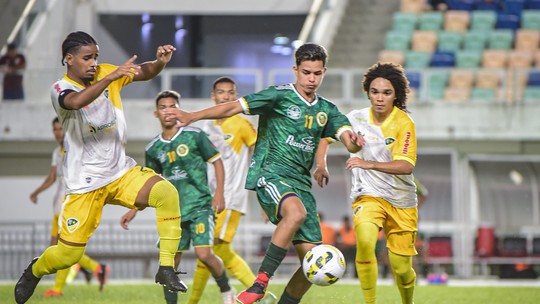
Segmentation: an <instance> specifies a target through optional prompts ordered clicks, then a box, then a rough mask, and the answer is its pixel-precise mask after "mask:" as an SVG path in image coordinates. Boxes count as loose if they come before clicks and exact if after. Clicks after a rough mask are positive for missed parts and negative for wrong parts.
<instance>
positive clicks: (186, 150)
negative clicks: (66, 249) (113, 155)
mask: <svg viewBox="0 0 540 304" xmlns="http://www.w3.org/2000/svg"><path fill="white" fill-rule="evenodd" d="M179 100H180V94H178V93H177V92H175V91H163V92H161V93H159V94H158V96H157V98H156V111H155V112H154V115H155V116H156V117H157V118H158V119H159V121H160V123H161V129H162V132H161V134H159V135H158V136H156V137H155V138H154V139H153V140H152V141H151V142H150V143H149V144H148V145H147V146H146V166H147V167H149V168H152V169H154V171H156V172H157V173H159V174H161V175H162V176H163V177H164V178H165V179H167V180H168V181H170V182H171V183H172V184H173V185H174V186H175V187H176V189H177V190H178V195H179V198H180V214H182V223H181V226H182V237H181V239H180V244H179V246H178V251H177V252H176V256H175V259H174V260H175V268H176V269H178V266H179V265H180V260H181V257H182V252H184V251H187V250H189V247H190V243H193V247H195V255H196V256H197V258H198V259H199V260H200V261H201V262H202V263H203V264H204V265H205V266H206V267H207V268H208V270H210V273H211V274H212V276H213V277H214V279H215V280H216V283H217V284H218V286H219V288H220V290H221V295H222V298H223V303H224V304H233V303H234V300H235V291H234V289H232V288H231V286H230V285H229V278H228V276H227V274H226V272H225V266H224V265H223V262H222V260H221V259H220V258H219V257H218V256H217V255H215V254H214V252H213V251H212V246H213V245H214V228H215V212H217V213H220V212H222V211H223V210H224V209H225V198H224V181H225V171H224V167H223V161H222V160H221V154H220V153H219V151H218V150H217V149H216V147H215V146H214V145H213V144H212V142H211V141H210V140H209V139H208V136H207V135H206V133H205V132H203V131H202V130H201V129H199V128H194V127H182V128H179V127H177V126H176V123H175V121H174V120H168V119H166V118H167V117H169V116H172V115H173V114H172V113H171V111H170V109H172V108H175V109H176V108H177V107H178V104H179ZM207 163H211V164H213V165H214V172H215V180H216V190H215V193H214V195H213V196H212V193H211V191H210V187H209V186H208V178H207ZM135 213H136V210H130V211H129V212H128V213H126V214H125V215H124V216H122V219H121V225H122V227H124V228H125V229H127V227H128V223H129V222H130V221H131V220H132V219H133V218H134V216H135ZM164 294H165V299H166V301H167V303H168V304H169V303H177V302H178V293H177V292H170V291H169V290H168V289H164Z"/></svg>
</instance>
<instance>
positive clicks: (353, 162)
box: [345, 157, 373, 170]
mask: <svg viewBox="0 0 540 304" xmlns="http://www.w3.org/2000/svg"><path fill="white" fill-rule="evenodd" d="M372 166H373V165H372V164H371V162H368V161H366V160H363V159H361V158H360V157H351V158H349V159H347V161H346V162H345V168H346V169H347V170H352V169H353V168H361V169H371V167H372Z"/></svg>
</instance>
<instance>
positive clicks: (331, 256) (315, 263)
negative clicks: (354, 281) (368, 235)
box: [302, 244, 345, 286]
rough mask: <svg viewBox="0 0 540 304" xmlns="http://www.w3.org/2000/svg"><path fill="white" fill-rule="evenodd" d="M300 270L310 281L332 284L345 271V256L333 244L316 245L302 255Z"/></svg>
mask: <svg viewBox="0 0 540 304" xmlns="http://www.w3.org/2000/svg"><path fill="white" fill-rule="evenodd" d="M302 270H303V271H304V276H305V277H306V279H307V280H308V281H310V282H311V283H313V284H315V285H319V286H328V285H332V284H334V283H335V282H337V281H338V280H339V279H340V278H341V277H342V276H343V274H344V273H345V258H344V257H343V254H342V253H341V251H339V249H337V248H336V247H334V246H331V245H326V244H323V245H318V246H315V247H313V248H312V249H311V250H310V251H308V252H307V253H306V255H305V256H304V260H303V261H302Z"/></svg>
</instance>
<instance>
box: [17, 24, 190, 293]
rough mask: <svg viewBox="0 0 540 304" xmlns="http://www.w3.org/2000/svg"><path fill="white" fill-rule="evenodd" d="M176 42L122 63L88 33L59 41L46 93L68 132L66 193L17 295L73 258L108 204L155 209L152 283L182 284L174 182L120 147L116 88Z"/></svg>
mask: <svg viewBox="0 0 540 304" xmlns="http://www.w3.org/2000/svg"><path fill="white" fill-rule="evenodd" d="M174 51H175V48H174V47H173V46H172V45H162V46H159V47H158V48H157V51H156V59H155V60H153V61H148V62H144V63H141V64H135V63H134V62H135V60H136V59H137V56H135V55H134V56H133V57H131V58H130V59H129V60H127V61H126V62H125V63H124V64H122V65H121V66H114V65H110V64H98V63H97V58H98V55H99V48H98V45H97V42H96V41H95V40H94V38H93V37H92V36H90V35H89V34H87V33H85V32H73V33H70V34H69V35H68V36H67V37H66V39H65V40H64V42H63V43H62V64H67V72H66V74H65V75H64V77H63V78H62V79H61V80H59V81H57V82H56V83H54V84H53V86H52V88H51V99H52V103H53V107H54V109H55V111H56V112H57V114H58V117H59V118H60V122H61V123H62V127H63V129H64V132H65V138H66V139H65V141H64V148H65V156H64V179H65V181H66V193H67V196H66V199H65V201H64V206H63V211H62V214H61V223H62V224H61V228H60V236H59V240H58V244H57V245H55V246H50V247H49V248H47V249H46V250H45V252H44V253H43V254H42V255H41V256H40V257H39V258H35V259H34V260H32V262H31V263H30V265H28V267H27V268H26V269H25V270H24V273H23V275H22V276H21V278H20V279H19V281H18V282H17V284H16V286H15V300H16V302H17V303H19V304H20V303H25V302H26V301H27V300H28V299H29V298H30V297H31V296H32V294H33V293H34V290H35V288H36V286H37V284H38V283H39V281H40V279H41V278H42V277H43V276H44V275H47V274H51V273H55V272H56V271H58V270H60V269H64V268H67V267H70V266H71V265H73V264H75V263H77V262H78V261H79V260H80V259H81V257H82V256H83V254H84V250H85V248H86V243H87V242H88V240H89V239H90V237H91V236H92V234H93V233H94V230H95V229H96V227H97V226H98V225H99V221H100V219H101V212H102V209H103V206H104V205H105V204H117V205H122V206H124V207H127V208H131V209H144V208H146V207H148V206H150V207H153V208H156V221H157V228H158V234H159V237H160V242H161V247H160V258H159V265H160V267H159V269H158V272H157V274H156V278H155V279H156V282H157V283H159V284H163V285H166V286H167V288H169V290H173V291H183V292H185V291H186V290H187V287H186V285H185V284H184V283H183V282H182V281H181V280H180V279H179V278H178V276H177V275H176V273H175V271H174V268H173V265H174V255H175V252H176V249H177V248H178V243H179V242H180V208H179V204H178V194H177V191H176V189H175V188H174V186H173V185H172V184H171V183H169V182H168V181H166V180H164V179H163V178H161V177H160V176H159V175H157V174H156V173H155V172H154V171H153V170H151V169H149V168H144V167H141V166H137V164H136V162H135V161H134V160H133V159H132V158H130V157H128V156H127V155H126V153H125V147H124V145H125V142H126V133H127V127H126V121H125V118H124V113H123V110H122V101H121V99H120V91H121V90H122V88H123V87H124V86H126V85H128V84H129V83H131V82H132V81H142V80H149V79H152V78H154V77H155V76H156V75H158V74H159V72H160V71H161V70H162V69H163V68H164V67H165V65H166V64H167V63H168V62H169V61H170V60H171V56H172V53H173V52H174Z"/></svg>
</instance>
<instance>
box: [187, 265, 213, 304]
mask: <svg viewBox="0 0 540 304" xmlns="http://www.w3.org/2000/svg"><path fill="white" fill-rule="evenodd" d="M209 277H210V270H208V268H207V267H206V265H204V263H203V262H201V260H199V259H197V266H196V267H195V272H194V273H193V287H191V296H190V297H189V302H188V303H189V304H197V303H199V301H200V300H201V297H202V294H203V291H204V288H205V287H206V283H207V282H208V278H209Z"/></svg>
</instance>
